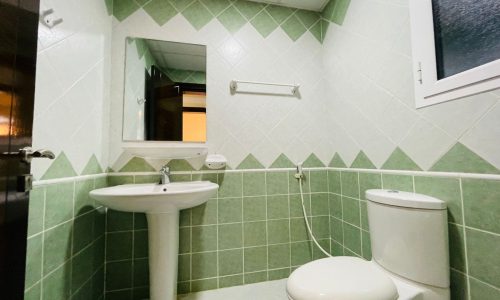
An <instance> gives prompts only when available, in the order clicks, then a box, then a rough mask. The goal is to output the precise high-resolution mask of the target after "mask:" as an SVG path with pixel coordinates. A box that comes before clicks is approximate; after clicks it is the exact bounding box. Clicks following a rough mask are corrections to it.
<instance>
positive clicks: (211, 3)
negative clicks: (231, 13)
mask: <svg viewBox="0 0 500 300" xmlns="http://www.w3.org/2000/svg"><path fill="white" fill-rule="evenodd" d="M201 2H202V3H203V4H205V6H206V7H208V10H210V12H211V13H212V14H213V15H214V16H218V15H219V14H220V13H221V12H222V11H224V10H225V9H226V8H227V7H228V6H229V5H230V4H231V3H230V2H229V1H228V0H201Z"/></svg>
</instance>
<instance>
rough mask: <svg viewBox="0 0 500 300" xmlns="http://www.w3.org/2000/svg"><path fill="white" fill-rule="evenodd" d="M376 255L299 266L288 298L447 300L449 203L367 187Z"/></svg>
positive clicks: (292, 299)
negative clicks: (366, 258)
mask: <svg viewBox="0 0 500 300" xmlns="http://www.w3.org/2000/svg"><path fill="white" fill-rule="evenodd" d="M366 198H367V199H368V221H369V225H370V236H371V247H372V255H373V259H372V260H371V261H366V260H363V259H361V258H357V257H350V256H338V257H331V258H324V259H319V260H316V261H313V262H310V263H308V264H305V265H303V266H301V267H300V268H298V269H297V270H295V271H294V272H293V273H292V274H291V275H290V277H289V278H288V282H287V294H288V298H289V299H290V300H395V299H398V300H403V299H404V300H410V299H411V300H449V299H450V289H449V287H450V280H449V278H450V276H449V256H448V221H447V215H446V203H445V202H444V201H441V200H439V199H436V198H432V197H429V196H425V195H420V194H414V193H407V192H400V191H391V190H368V191H366Z"/></svg>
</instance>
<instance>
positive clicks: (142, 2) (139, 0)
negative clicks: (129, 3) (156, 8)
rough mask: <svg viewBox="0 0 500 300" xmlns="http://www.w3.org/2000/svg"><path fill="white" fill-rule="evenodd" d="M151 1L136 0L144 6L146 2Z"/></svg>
mask: <svg viewBox="0 0 500 300" xmlns="http://www.w3.org/2000/svg"><path fill="white" fill-rule="evenodd" d="M149 1H151V0H135V2H137V4H139V5H140V6H144V4H146V3H148V2H149Z"/></svg>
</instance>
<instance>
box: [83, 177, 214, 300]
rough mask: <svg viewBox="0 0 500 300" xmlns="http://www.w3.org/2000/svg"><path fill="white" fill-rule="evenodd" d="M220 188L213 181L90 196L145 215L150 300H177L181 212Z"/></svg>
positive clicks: (97, 192)
mask: <svg viewBox="0 0 500 300" xmlns="http://www.w3.org/2000/svg"><path fill="white" fill-rule="evenodd" d="M218 188H219V186H218V185H217V184H215V183H212V182H210V181H193V182H174V183H168V184H163V185H161V184H126V185H118V186H113V187H108V188H102V189H98V190H93V191H92V192H90V196H91V197H92V198H94V199H95V200H97V201H98V202H99V203H101V204H102V205H104V206H107V207H109V208H111V209H115V210H119V211H125V212H142V213H146V216H147V220H148V236H149V279H150V288H149V289H150V299H151V300H174V299H176V295H177V255H178V252H179V210H181V209H186V208H190V207H194V206H198V205H200V204H202V203H204V202H206V201H208V199H209V198H210V197H213V196H214V195H215V194H216V193H217V189H218Z"/></svg>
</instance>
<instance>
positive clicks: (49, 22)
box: [40, 8, 63, 28]
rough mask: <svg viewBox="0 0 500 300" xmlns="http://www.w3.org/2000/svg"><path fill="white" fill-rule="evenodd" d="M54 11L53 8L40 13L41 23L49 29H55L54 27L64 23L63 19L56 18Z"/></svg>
mask: <svg viewBox="0 0 500 300" xmlns="http://www.w3.org/2000/svg"><path fill="white" fill-rule="evenodd" d="M53 14H54V10H53V9H52V8H50V9H46V10H43V11H42V12H41V13H40V23H42V24H43V25H45V26H47V27H48V28H53V27H54V26H56V25H58V24H61V23H62V22H63V19H62V18H55V17H54V15H53Z"/></svg>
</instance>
